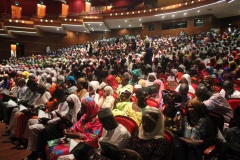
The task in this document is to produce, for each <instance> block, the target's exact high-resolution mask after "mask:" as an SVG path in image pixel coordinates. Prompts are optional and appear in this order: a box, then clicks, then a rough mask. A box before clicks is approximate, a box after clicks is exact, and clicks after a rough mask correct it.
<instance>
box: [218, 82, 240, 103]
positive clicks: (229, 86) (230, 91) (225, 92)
mask: <svg viewBox="0 0 240 160" xmlns="http://www.w3.org/2000/svg"><path fill="white" fill-rule="evenodd" d="M220 94H221V95H222V96H223V97H225V98H226V99H227V100H228V99H229V98H240V92H239V91H238V90H235V89H234V83H233V82H232V81H229V80H226V81H224V82H223V84H222V90H221V91H220Z"/></svg>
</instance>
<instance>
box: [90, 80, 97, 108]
mask: <svg viewBox="0 0 240 160" xmlns="http://www.w3.org/2000/svg"><path fill="white" fill-rule="evenodd" d="M98 89H99V82H98V81H91V82H89V86H88V91H89V97H90V98H92V99H93V100H94V101H95V102H96V103H98V100H99V98H100V97H99V94H98V93H97V90H98Z"/></svg>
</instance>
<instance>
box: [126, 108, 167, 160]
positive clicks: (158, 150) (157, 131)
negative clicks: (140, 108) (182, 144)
mask: <svg viewBox="0 0 240 160" xmlns="http://www.w3.org/2000/svg"><path fill="white" fill-rule="evenodd" d="M166 147H167V145H166V140H165V139H164V121H163V115H162V113H161V111H160V110H159V109H157V108H153V107H151V108H147V109H146V110H145V111H144V112H143V115H142V124H141V126H140V130H139V134H138V136H137V137H135V136H133V137H132V138H131V139H130V141H129V143H128V146H127V148H128V149H123V150H122V157H123V159H126V160H127V159H138V160H158V159H161V160H166V152H167V151H166Z"/></svg>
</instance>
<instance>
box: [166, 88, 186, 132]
mask: <svg viewBox="0 0 240 160" xmlns="http://www.w3.org/2000/svg"><path fill="white" fill-rule="evenodd" d="M179 102H181V97H180V96H179V94H178V93H177V92H176V91H172V90H163V103H164V106H163V111H162V112H163V115H164V126H165V129H168V130H169V131H171V132H173V133H175V134H178V133H179V132H180V129H181V123H180V122H181V120H182V117H183V115H182V111H181V110H179V107H178V105H177V103H179Z"/></svg>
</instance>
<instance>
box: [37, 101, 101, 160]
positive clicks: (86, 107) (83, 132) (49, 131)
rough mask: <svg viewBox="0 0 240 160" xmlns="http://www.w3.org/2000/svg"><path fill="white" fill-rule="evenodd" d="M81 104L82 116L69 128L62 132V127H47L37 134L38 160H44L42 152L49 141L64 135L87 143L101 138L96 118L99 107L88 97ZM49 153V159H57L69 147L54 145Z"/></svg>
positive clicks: (66, 152) (99, 125) (65, 152)
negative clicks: (40, 159) (39, 159)
mask: <svg viewBox="0 0 240 160" xmlns="http://www.w3.org/2000/svg"><path fill="white" fill-rule="evenodd" d="M81 104H82V107H81V112H82V113H83V116H82V117H81V119H80V120H79V121H77V122H76V123H75V124H73V125H72V127H71V128H69V129H65V130H63V128H62V127H57V126H48V127H46V128H45V129H44V130H43V131H42V132H41V134H39V137H38V142H39V144H38V147H37V153H38V157H39V158H42V159H46V157H45V152H44V150H45V146H46V144H47V142H48V141H49V140H53V139H56V138H61V137H63V136H64V135H65V136H66V138H73V139H79V140H82V141H84V142H86V143H87V142H90V141H92V140H94V139H97V138H99V137H100V136H101V134H102V124H101V123H100V121H99V119H98V117H97V113H98V111H99V110H100V108H99V106H98V105H97V104H96V103H95V101H94V100H93V99H92V98H89V97H88V98H83V99H82V101H81ZM50 151H51V154H50V155H51V156H53V157H50V158H51V159H57V157H59V156H61V155H67V154H69V145H66V144H61V145H56V146H53V147H51V148H50Z"/></svg>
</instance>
